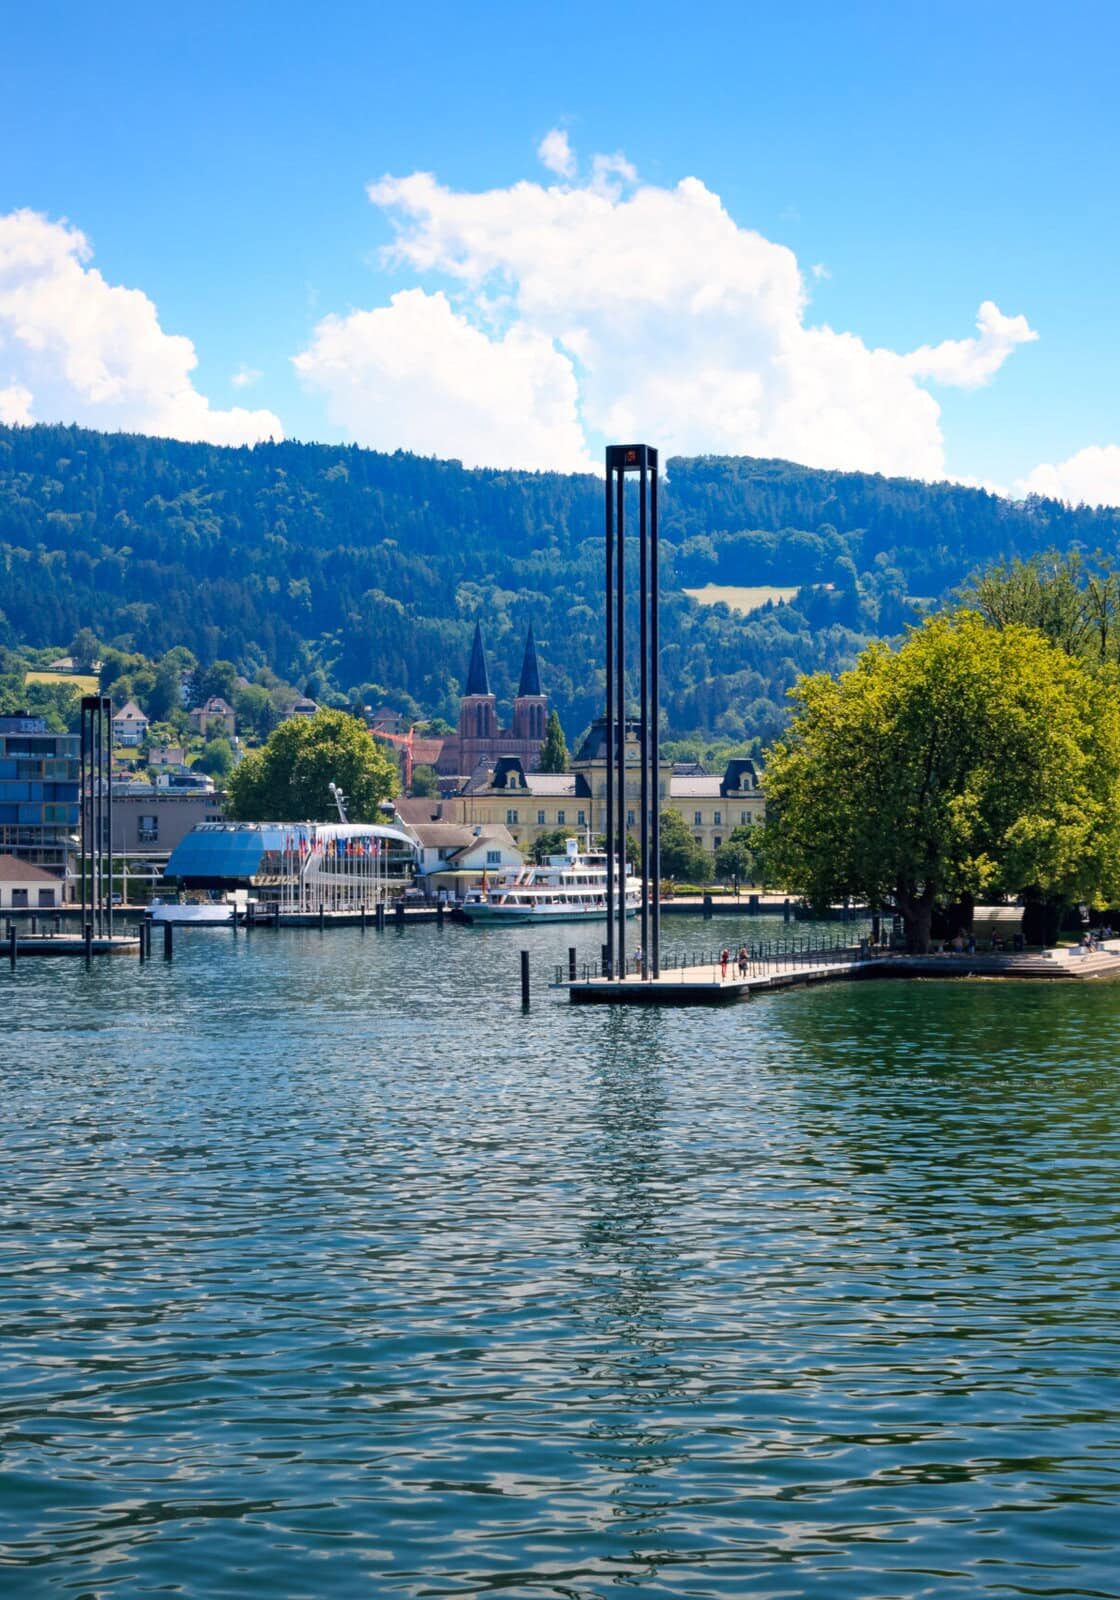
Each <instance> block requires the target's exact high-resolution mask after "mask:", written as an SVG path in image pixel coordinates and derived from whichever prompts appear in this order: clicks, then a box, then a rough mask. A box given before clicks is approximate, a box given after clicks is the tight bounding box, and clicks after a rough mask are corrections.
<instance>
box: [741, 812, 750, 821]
mask: <svg viewBox="0 0 1120 1600" xmlns="http://www.w3.org/2000/svg"><path fill="white" fill-rule="evenodd" d="M750 820H751V814H750V812H749V811H740V813H739V821H740V822H749V821H750Z"/></svg>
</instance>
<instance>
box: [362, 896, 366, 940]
mask: <svg viewBox="0 0 1120 1600" xmlns="http://www.w3.org/2000/svg"><path fill="white" fill-rule="evenodd" d="M365 931H366V903H365V901H364V900H363V901H362V932H363V933H365Z"/></svg>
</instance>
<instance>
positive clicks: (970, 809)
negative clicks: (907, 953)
mask: <svg viewBox="0 0 1120 1600" xmlns="http://www.w3.org/2000/svg"><path fill="white" fill-rule="evenodd" d="M794 701H795V704H796V706H797V707H798V711H797V715H796V716H795V719H794V721H793V723H792V725H791V727H790V728H789V730H788V732H787V733H786V734H784V735H783V736H782V737H780V738H779V739H778V741H777V742H776V743H775V744H774V745H773V746H772V748H771V750H770V754H769V758H768V762H767V772H766V780H765V782H766V796H767V808H768V810H767V830H766V850H767V860H768V869H769V872H770V874H771V875H773V876H774V877H776V878H778V879H779V880H780V881H781V882H783V883H784V884H785V885H786V886H788V887H789V888H790V889H793V890H796V891H798V892H800V893H802V894H804V895H805V896H806V897H807V898H808V899H809V900H810V901H812V902H813V903H815V904H818V905H821V904H827V903H828V902H829V901H831V900H835V899H838V898H841V897H843V896H845V895H857V896H860V897H861V898H865V899H866V900H867V901H869V902H870V903H871V904H873V905H877V904H880V903H883V902H888V903H892V904H893V905H894V906H895V907H896V908H897V910H898V912H899V913H900V915H901V916H902V918H903V921H904V923H905V926H906V931H907V937H908V942H909V945H910V948H911V949H912V950H916V951H923V950H925V949H927V948H928V945H929V934H930V918H931V914H932V910H933V907H934V904H935V903H942V904H949V903H953V902H957V901H959V900H961V899H962V898H963V897H965V896H972V897H978V896H980V895H982V894H1001V893H1012V894H1016V893H1020V892H1023V893H1031V894H1033V895H1035V896H1038V895H1047V896H1051V897H1057V898H1064V899H1071V898H1076V899H1085V900H1089V901H1093V900H1098V899H1099V898H1103V899H1104V900H1106V901H1108V900H1112V899H1114V898H1115V896H1116V894H1117V892H1118V891H1120V713H1118V711H1117V708H1116V692H1115V688H1114V686H1113V685H1112V684H1111V683H1110V682H1108V681H1107V680H1106V678H1105V676H1103V675H1099V674H1094V673H1092V672H1090V671H1089V670H1088V669H1087V668H1086V667H1085V665H1084V664H1083V663H1082V662H1080V661H1078V660H1077V659H1075V658H1074V657H1072V656H1070V655H1068V654H1066V653H1065V652H1064V651H1063V650H1061V649H1060V648H1058V647H1057V646H1056V645H1053V644H1051V643H1050V642H1049V641H1048V640H1046V639H1044V638H1042V636H1041V635H1040V634H1038V633H1037V632H1035V631H1033V630H1032V629H1028V628H1024V627H1021V626H1020V625H1018V624H1015V623H1012V624H1009V625H1008V626H1007V627H1006V628H1004V629H1002V630H1001V629H998V628H995V627H993V626H991V625H990V624H989V623H987V622H986V621H985V620H984V619H983V618H982V617H981V616H979V615H978V614H977V613H976V612H969V611H965V612H961V613H958V614H956V615H954V616H946V615H942V616H937V617H933V618H930V619H929V620H928V621H926V622H925V623H924V624H923V625H922V626H921V627H919V628H913V629H911V631H910V633H909V635H908V637H907V638H906V640H905V642H904V643H903V644H902V645H901V647H900V648H898V649H895V650H892V649H889V648H888V647H887V646H886V645H882V644H877V645H872V646H871V647H870V648H869V649H867V650H865V651H864V653H863V654H862V655H861V657H860V658H859V660H858V662H857V664H856V666H855V667H854V668H853V669H852V670H851V671H850V672H846V673H844V674H842V676H841V677H840V678H839V679H833V678H829V677H826V676H824V675H823V674H820V675H817V676H814V677H811V678H803V679H802V680H801V681H800V683H799V684H798V685H797V688H796V689H795V691H794Z"/></svg>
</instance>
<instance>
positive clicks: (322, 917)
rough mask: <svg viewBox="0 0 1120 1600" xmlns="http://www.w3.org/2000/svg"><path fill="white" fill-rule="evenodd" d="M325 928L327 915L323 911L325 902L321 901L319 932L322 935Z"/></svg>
mask: <svg viewBox="0 0 1120 1600" xmlns="http://www.w3.org/2000/svg"><path fill="white" fill-rule="evenodd" d="M325 926H326V913H325V912H324V910H323V902H322V901H321V900H320V901H319V932H320V933H322V931H323V929H324V927H325Z"/></svg>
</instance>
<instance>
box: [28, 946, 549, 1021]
mask: <svg viewBox="0 0 1120 1600" xmlns="http://www.w3.org/2000/svg"><path fill="white" fill-rule="evenodd" d="M12 959H13V962H14V960H15V957H14V956H13V958H12ZM521 1009H522V1011H528V1009H529V952H528V950H522V952H521Z"/></svg>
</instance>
